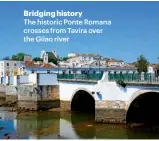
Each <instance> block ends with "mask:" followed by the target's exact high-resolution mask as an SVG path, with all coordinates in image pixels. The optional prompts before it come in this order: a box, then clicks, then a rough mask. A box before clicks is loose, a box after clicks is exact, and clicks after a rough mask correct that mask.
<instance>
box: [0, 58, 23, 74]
mask: <svg viewBox="0 0 159 141" xmlns="http://www.w3.org/2000/svg"><path fill="white" fill-rule="evenodd" d="M23 64H24V61H13V60H1V61H0V76H1V77H2V76H14V75H17V74H18V67H19V66H21V65H23Z"/></svg>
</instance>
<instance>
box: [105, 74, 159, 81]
mask: <svg viewBox="0 0 159 141" xmlns="http://www.w3.org/2000/svg"><path fill="white" fill-rule="evenodd" d="M108 80H109V81H116V80H123V81H126V82H159V79H158V78H157V77H155V75H153V74H149V73H123V74H122V73H119V74H114V73H113V74H111V73H109V74H108Z"/></svg>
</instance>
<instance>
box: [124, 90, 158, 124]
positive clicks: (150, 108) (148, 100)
mask: <svg viewBox="0 0 159 141" xmlns="http://www.w3.org/2000/svg"><path fill="white" fill-rule="evenodd" d="M158 108H159V93H158V92H154V91H152V92H151V91H148V92H145V93H142V94H140V95H138V96H137V97H135V98H134V99H133V100H132V102H131V103H130V105H129V107H128V110H127V114H126V123H127V124H128V123H137V124H138V125H139V126H141V125H144V126H145V125H148V126H149V125H150V126H153V125H159V110H158Z"/></svg>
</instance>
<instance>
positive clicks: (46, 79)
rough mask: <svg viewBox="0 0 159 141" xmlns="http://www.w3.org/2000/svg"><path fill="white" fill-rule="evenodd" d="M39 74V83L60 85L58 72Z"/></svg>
mask: <svg viewBox="0 0 159 141" xmlns="http://www.w3.org/2000/svg"><path fill="white" fill-rule="evenodd" d="M38 75H39V77H38V85H58V81H57V74H53V73H43V74H38Z"/></svg>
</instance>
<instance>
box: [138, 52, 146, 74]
mask: <svg viewBox="0 0 159 141" xmlns="http://www.w3.org/2000/svg"><path fill="white" fill-rule="evenodd" d="M148 65H149V62H148V61H147V59H146V58H145V57H144V56H143V55H140V56H139V57H138V58H137V62H136V65H135V66H136V67H137V71H138V72H139V73H141V72H147V69H148Z"/></svg>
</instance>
